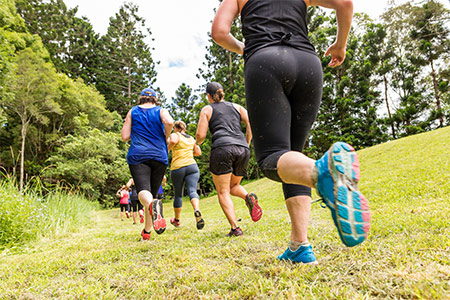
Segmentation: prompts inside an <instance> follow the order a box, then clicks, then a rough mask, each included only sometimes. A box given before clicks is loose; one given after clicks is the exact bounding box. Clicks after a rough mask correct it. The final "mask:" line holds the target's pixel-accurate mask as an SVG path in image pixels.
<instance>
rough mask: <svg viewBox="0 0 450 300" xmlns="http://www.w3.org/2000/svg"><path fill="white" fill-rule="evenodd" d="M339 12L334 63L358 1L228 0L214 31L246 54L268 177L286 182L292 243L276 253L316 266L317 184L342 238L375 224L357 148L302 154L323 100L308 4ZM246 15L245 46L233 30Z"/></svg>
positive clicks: (252, 112)
mask: <svg viewBox="0 0 450 300" xmlns="http://www.w3.org/2000/svg"><path fill="white" fill-rule="evenodd" d="M310 5H314V6H323V7H327V8H332V9H334V10H335V11H336V17H337V23H338V26H337V36H336V41H335V42H334V43H333V44H332V45H331V46H330V48H329V49H328V51H327V52H326V54H325V55H331V62H330V63H329V66H330V67H337V66H339V65H341V64H342V62H343V61H344V59H345V51H346V50H345V48H346V44H347V37H348V33H349V31H350V27H351V22H352V15H353V3H352V1H351V0H304V1H301V0H299V1H281V0H258V1H248V0H224V1H223V2H222V4H221V6H220V8H219V9H218V11H217V14H216V16H215V18H214V21H213V25H212V30H211V34H212V37H213V39H214V40H215V41H216V43H217V44H219V45H221V46H223V47H224V48H226V49H228V50H230V51H233V52H236V53H238V54H243V55H244V62H245V71H244V76H245V93H246V103H247V109H248V111H249V118H250V123H251V126H252V130H253V134H254V136H255V140H254V146H255V155H256V159H257V161H258V164H259V166H260V168H261V169H262V171H263V172H264V174H265V175H266V176H267V177H268V178H270V179H272V180H275V181H279V182H283V191H284V195H285V199H286V206H287V209H288V212H289V215H290V218H291V226H292V231H291V241H290V243H289V247H288V248H287V249H286V251H285V252H284V253H283V254H282V255H280V256H279V257H278V258H279V259H280V260H289V261H293V262H300V263H311V264H317V260H316V257H315V255H314V252H313V250H312V247H311V245H310V244H309V242H308V237H307V229H308V221H309V214H310V209H311V188H312V187H315V188H316V189H317V190H318V192H319V194H320V195H321V196H322V198H323V200H324V202H325V203H326V205H327V207H328V208H329V209H330V210H331V214H332V217H333V221H334V223H335V225H336V227H337V230H338V232H339V236H340V238H341V240H342V241H343V242H344V244H345V245H347V246H350V247H351V246H355V245H358V244H360V243H362V242H363V241H364V240H365V239H366V238H367V234H368V231H369V227H370V224H369V222H370V213H369V207H368V202H367V200H366V199H365V198H364V196H363V195H362V194H361V193H360V192H359V191H358V186H357V183H358V180H359V163H358V158H357V156H356V153H355V151H354V149H353V148H352V147H351V146H350V145H348V144H345V143H335V144H333V145H332V146H331V148H330V150H329V151H327V152H326V153H325V155H324V156H323V157H322V158H321V159H319V160H318V161H315V160H313V159H310V158H308V157H306V156H305V155H303V154H302V153H301V151H302V149H303V147H304V144H305V141H306V139H307V136H308V134H309V131H310V129H311V126H312V124H313V122H314V120H315V118H316V115H317V112H318V110H319V105H320V101H321V97H322V65H321V62H320V60H319V58H318V57H317V54H316V53H315V49H314V47H313V46H312V44H311V43H310V41H309V39H308V29H307V24H306V18H307V11H306V9H307V7H308V6H310ZM239 14H240V15H241V21H242V33H243V37H244V39H245V49H244V43H242V42H241V41H238V40H237V39H236V38H234V37H233V36H232V35H231V34H230V28H231V24H232V22H233V20H234V19H235V18H236V17H237V16H238V15H239Z"/></svg>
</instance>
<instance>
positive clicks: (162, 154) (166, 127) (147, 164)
mask: <svg viewBox="0 0 450 300" xmlns="http://www.w3.org/2000/svg"><path fill="white" fill-rule="evenodd" d="M156 103H157V98H156V93H155V91H154V90H153V89H151V88H146V89H144V90H143V91H142V92H141V94H140V97H139V105H137V106H135V107H133V108H132V109H131V110H130V111H129V112H128V114H127V116H126V119H125V123H124V124H123V127H122V132H121V136H122V140H123V141H128V140H131V145H130V148H129V150H128V155H127V162H128V165H129V167H130V171H131V175H132V177H133V181H134V183H135V185H136V190H137V193H138V197H139V201H140V202H141V203H142V205H143V206H144V208H145V210H144V216H145V224H144V229H143V230H142V233H141V235H142V239H143V240H149V239H150V229H151V227H152V224H153V228H154V229H155V231H156V233H158V234H161V233H163V232H164V230H165V229H166V220H165V219H164V217H163V206H162V201H161V200H159V199H156V198H155V197H156V194H157V193H158V188H159V186H160V185H161V181H162V179H163V176H164V173H165V172H166V167H167V164H168V153H167V151H168V150H167V142H166V141H167V138H168V137H169V135H170V133H171V131H172V128H173V119H172V117H171V116H170V114H169V112H168V111H167V110H165V109H163V108H161V107H160V106H157V105H156Z"/></svg>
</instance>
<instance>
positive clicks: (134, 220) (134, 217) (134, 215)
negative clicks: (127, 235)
mask: <svg viewBox="0 0 450 300" xmlns="http://www.w3.org/2000/svg"><path fill="white" fill-rule="evenodd" d="M136 217H137V213H136V212H135V211H133V223H134V224H136Z"/></svg>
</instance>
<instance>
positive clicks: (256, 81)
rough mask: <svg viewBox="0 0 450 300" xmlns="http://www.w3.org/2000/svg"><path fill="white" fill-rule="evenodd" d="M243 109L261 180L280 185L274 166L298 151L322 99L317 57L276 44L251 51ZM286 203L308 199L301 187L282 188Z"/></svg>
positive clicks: (286, 186) (304, 187)
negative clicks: (269, 180)
mask: <svg viewBox="0 0 450 300" xmlns="http://www.w3.org/2000/svg"><path fill="white" fill-rule="evenodd" d="M244 74H245V93H246V104H247V110H248V114H249V118H250V125H251V127H252V133H253V137H254V140H253V143H254V147H255V156H256V159H257V162H258V165H259V167H260V168H261V170H262V172H263V173H264V175H265V176H266V177H268V178H270V179H272V180H275V181H278V182H282V180H281V179H280V176H279V175H278V170H277V163H278V160H279V159H280V157H281V156H282V155H283V154H284V153H286V152H288V151H292V150H293V151H302V150H303V147H304V145H305V142H306V139H307V137H308V134H309V131H310V129H311V126H312V124H313V122H314V120H315V119H316V116H317V113H318V111H319V106H320V102H321V98H322V77H323V75H322V65H321V62H320V60H319V58H318V57H317V55H315V54H313V53H311V52H308V51H303V50H299V49H296V48H293V47H290V46H285V45H276V46H270V47H266V48H263V49H260V50H258V51H256V52H255V53H254V54H253V55H252V56H251V57H250V58H249V59H248V60H247V61H246V63H245V73H244ZM283 192H284V195H285V198H286V199H287V198H290V197H294V196H310V195H311V189H310V188H309V187H306V186H301V185H294V184H285V183H283Z"/></svg>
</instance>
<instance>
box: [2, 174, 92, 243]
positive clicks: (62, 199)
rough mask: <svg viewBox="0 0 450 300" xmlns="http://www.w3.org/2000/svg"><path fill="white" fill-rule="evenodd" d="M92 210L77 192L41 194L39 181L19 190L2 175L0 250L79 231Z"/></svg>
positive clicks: (89, 219)
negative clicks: (23, 189) (24, 190)
mask: <svg viewBox="0 0 450 300" xmlns="http://www.w3.org/2000/svg"><path fill="white" fill-rule="evenodd" d="M94 209H95V205H94V204H93V203H92V202H88V201H87V200H86V199H85V198H83V197H82V196H80V195H78V194H77V193H73V192H70V193H69V194H67V193H65V192H63V191H60V190H55V191H54V192H51V193H44V190H43V189H42V186H41V185H40V184H39V181H37V182H36V184H35V186H34V187H32V186H30V187H28V188H27V190H26V192H25V193H20V192H19V190H18V188H17V187H16V186H15V185H14V182H13V180H11V179H6V178H4V179H2V180H0V249H4V248H5V247H6V248H8V249H10V250H11V249H12V248H14V247H18V246H21V247H23V245H24V243H26V242H29V241H33V240H36V239H38V238H41V237H51V236H54V235H57V234H62V233H67V232H75V231H78V229H79V228H80V226H82V225H86V224H87V223H89V222H90V221H91V213H92V211H93V210H94Z"/></svg>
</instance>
